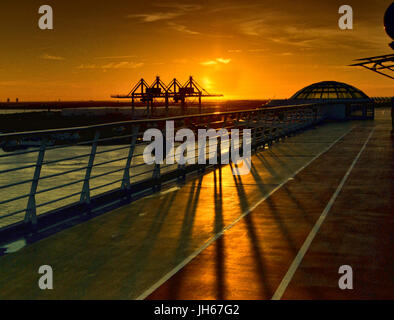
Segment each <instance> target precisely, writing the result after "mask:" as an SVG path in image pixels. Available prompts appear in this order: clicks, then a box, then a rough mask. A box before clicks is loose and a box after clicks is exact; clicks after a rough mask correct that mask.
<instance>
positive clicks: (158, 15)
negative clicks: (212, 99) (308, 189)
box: [0, 0, 394, 100]
mask: <svg viewBox="0 0 394 320" xmlns="http://www.w3.org/2000/svg"><path fill="white" fill-rule="evenodd" d="M390 3H391V1H386V0H374V1H369V0H368V1H366V0H347V1H344V0H339V1H337V0H326V1H322V0H297V1H294V0H255V1H247V0H237V1H235V0H205V1H182V2H181V1H171V0H170V1H141V0H138V1H134V0H112V1H97V0H95V1H94V0H83V1H75V0H52V1H50V0H48V1H47V0H46V1H45V2H44V1H42V0H41V1H37V0H28V1H27V0H1V2H0V49H1V50H0V100H5V99H6V98H8V97H10V98H11V99H15V98H16V97H19V99H22V100H52V99H62V100H77V99H83V100H90V99H108V98H109V96H110V95H111V94H114V93H127V92H128V91H129V89H130V88H131V86H132V85H133V84H134V82H136V81H137V80H138V79H140V78H142V77H144V78H145V79H146V80H148V82H152V81H153V80H154V77H155V76H156V75H160V76H161V78H162V80H164V82H169V81H170V80H171V79H172V78H174V77H176V78H179V80H181V82H185V81H186V80H187V77H188V76H189V75H193V76H194V77H195V78H196V79H197V80H198V81H199V82H200V83H201V84H202V85H203V86H204V87H205V88H206V89H207V90H208V91H211V92H213V93H223V94H225V97H227V98H243V99H248V98H249V99H250V98H256V99H257V98H274V97H275V98H286V97H289V96H291V95H292V94H293V93H294V92H296V91H298V90H299V89H300V88H301V87H303V86H305V85H308V84H311V83H313V82H316V81H323V80H337V81H343V82H347V83H349V84H352V85H354V86H357V87H359V88H360V89H362V90H363V91H365V92H366V93H367V94H369V95H371V96H378V95H386V96H387V95H392V92H393V88H394V87H393V81H392V80H391V79H388V78H384V77H381V76H378V75H376V74H374V73H373V72H370V71H367V70H365V69H361V68H360V69H358V68H353V67H347V66H346V65H348V64H350V63H351V62H352V60H353V59H356V58H362V57H368V56H374V55H381V54H388V53H391V52H392V50H391V49H390V48H389V47H388V43H389V41H390V40H389V38H388V36H387V35H386V34H385V32H384V29H383V22H382V21H383V15H384V12H385V10H386V8H387V7H388V6H389V4H390ZM43 4H49V5H51V6H52V7H53V11H54V30H46V31H43V30H40V29H39V28H38V24H37V22H38V19H39V14H38V8H39V7H40V5H43ZM343 4H348V5H351V6H352V8H353V13H354V29H353V30H346V31H343V30H340V29H339V27H338V19H339V17H340V15H339V14H338V9H339V7H340V6H341V5H343Z"/></svg>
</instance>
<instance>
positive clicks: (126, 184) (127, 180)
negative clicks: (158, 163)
mask: <svg viewBox="0 0 394 320" xmlns="http://www.w3.org/2000/svg"><path fill="white" fill-rule="evenodd" d="M138 131H139V126H136V127H133V131H132V132H133V133H132V135H133V136H132V137H131V144H130V149H129V155H128V157H127V161H126V166H125V168H124V173H123V180H122V186H121V188H122V190H129V189H130V166H131V160H132V159H133V154H134V149H135V144H136V142H137V135H138Z"/></svg>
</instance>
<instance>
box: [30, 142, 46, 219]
mask: <svg viewBox="0 0 394 320" xmlns="http://www.w3.org/2000/svg"><path fill="white" fill-rule="evenodd" d="M45 150H46V139H44V140H43V141H42V142H41V146H40V150H39V152H38V157H37V162H36V168H35V170H34V176H33V181H32V183H31V187H30V194H29V200H28V201H27V208H26V214H25V223H29V222H30V223H31V224H32V225H33V226H35V225H36V224H37V210H36V192H37V187H38V181H39V180H40V174H41V168H42V163H43V161H44V156H45Z"/></svg>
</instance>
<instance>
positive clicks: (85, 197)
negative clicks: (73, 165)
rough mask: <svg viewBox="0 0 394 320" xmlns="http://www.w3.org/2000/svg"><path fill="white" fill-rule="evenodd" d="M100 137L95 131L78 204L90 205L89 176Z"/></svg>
mask: <svg viewBox="0 0 394 320" xmlns="http://www.w3.org/2000/svg"><path fill="white" fill-rule="evenodd" d="M99 137H100V132H99V131H96V133H95V135H94V140H93V144H92V149H91V151H90V156H89V162H88V166H87V168H86V173H85V179H84V182H83V186H82V192H81V198H80V203H85V204H89V203H90V175H91V173H92V168H93V163H94V158H95V157H96V150H97V143H98V139H99Z"/></svg>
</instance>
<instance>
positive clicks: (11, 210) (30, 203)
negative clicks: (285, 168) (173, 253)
mask: <svg viewBox="0 0 394 320" xmlns="http://www.w3.org/2000/svg"><path fill="white" fill-rule="evenodd" d="M325 105H327V103H326V104H325ZM322 106H323V105H321V104H308V105H297V106H286V107H272V108H265V109H253V110H242V111H236V112H220V113H210V114H199V115H190V116H177V117H171V118H163V119H147V120H135V121H125V122H117V123H110V124H102V125H94V126H86V127H77V128H67V129H57V130H43V131H34V132H21V133H9V134H1V135H0V146H1V147H2V148H3V149H4V150H6V151H7V152H6V151H4V152H0V230H1V229H2V227H6V226H8V225H10V224H28V225H33V226H35V225H37V223H39V219H38V218H39V217H40V215H43V214H56V213H57V212H59V211H61V210H62V209H64V208H67V207H70V206H74V208H76V209H77V211H80V212H79V213H81V212H82V211H85V210H90V209H91V208H90V206H91V205H92V199H93V198H100V197H103V196H104V195H106V196H108V194H111V192H112V193H113V195H112V196H116V197H118V196H119V195H121V196H127V197H129V198H130V196H131V195H133V193H136V192H140V191H141V190H143V189H145V190H146V189H147V188H157V187H159V186H160V185H161V184H162V183H165V182H168V181H170V180H174V179H182V178H184V177H185V175H186V173H187V172H190V171H195V170H203V169H204V167H205V166H204V165H188V164H185V165H179V164H167V163H164V164H153V165H147V164H145V163H144V161H143V149H144V148H145V146H146V145H147V144H149V143H150V142H144V141H143V140H142V136H143V133H144V132H145V130H147V129H149V128H157V129H159V130H161V131H162V132H164V130H165V126H166V121H170V120H171V121H174V125H175V131H177V130H179V129H182V128H188V129H191V130H193V131H194V132H197V130H198V129H209V128H212V129H216V130H218V129H223V128H224V129H228V130H230V129H232V128H237V129H240V131H241V132H242V129H246V128H248V129H252V149H257V148H259V147H265V146H267V145H271V144H272V143H273V142H274V141H278V140H279V139H281V138H283V137H286V136H288V135H290V134H292V133H294V132H296V131H298V130H300V129H304V128H306V127H308V126H311V125H315V124H317V123H319V122H321V121H322V120H324V119H325V114H324V111H323V109H322ZM218 138H220V137H218ZM240 139H241V140H242V138H240ZM218 145H219V146H220V143H219V144H218ZM205 152H206V157H207V159H210V158H211V157H216V158H218V157H222V156H223V155H224V153H226V152H229V150H220V149H219V148H218V150H216V151H215V152H212V151H211V150H208V152H207V151H206V150H205ZM197 156H198V154H197ZM208 165H210V164H209V163H207V166H208ZM115 191H116V192H115ZM114 192H115V193H114Z"/></svg>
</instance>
